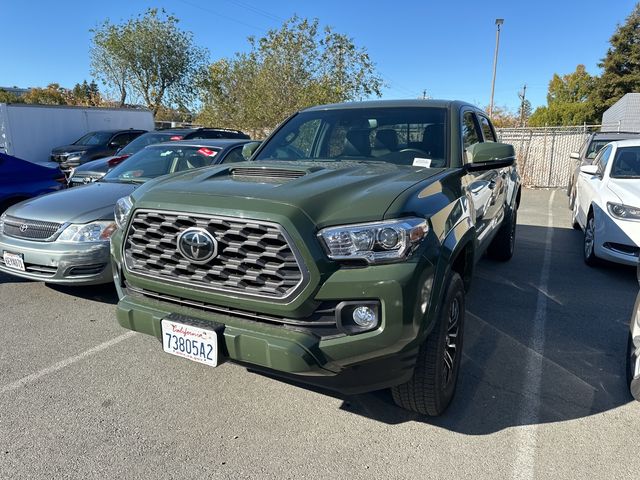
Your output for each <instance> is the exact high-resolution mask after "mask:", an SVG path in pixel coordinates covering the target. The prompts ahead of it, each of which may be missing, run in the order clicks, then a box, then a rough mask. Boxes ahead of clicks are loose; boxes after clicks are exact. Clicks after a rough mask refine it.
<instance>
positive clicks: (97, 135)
mask: <svg viewBox="0 0 640 480" xmlns="http://www.w3.org/2000/svg"><path fill="white" fill-rule="evenodd" d="M111 135H112V134H111V133H109V132H91V133H87V134H86V135H85V136H84V137H81V138H80V139H78V140H76V141H75V142H73V144H74V145H105V144H106V143H107V142H108V141H109V139H110V138H111Z"/></svg>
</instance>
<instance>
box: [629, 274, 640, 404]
mask: <svg viewBox="0 0 640 480" xmlns="http://www.w3.org/2000/svg"><path fill="white" fill-rule="evenodd" d="M636 272H637V273H636V277H637V278H638V283H640V263H639V264H638V266H637V269H636ZM627 381H628V382H629V390H630V391H631V395H633V398H635V399H636V400H638V401H640V292H638V295H637V297H636V304H635V305H634V307H633V312H632V314H631V321H630V322H629V341H628V342H627Z"/></svg>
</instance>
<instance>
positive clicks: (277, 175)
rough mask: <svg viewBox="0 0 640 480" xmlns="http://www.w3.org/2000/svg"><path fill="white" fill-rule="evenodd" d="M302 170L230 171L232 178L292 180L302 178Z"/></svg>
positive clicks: (248, 168)
mask: <svg viewBox="0 0 640 480" xmlns="http://www.w3.org/2000/svg"><path fill="white" fill-rule="evenodd" d="M305 174H306V172H304V171H303V170H285V169H280V168H260V167H236V168H233V169H232V170H231V175H232V176H234V177H244V178H266V179H270V180H274V179H281V180H293V179H296V178H300V177H302V176H304V175H305Z"/></svg>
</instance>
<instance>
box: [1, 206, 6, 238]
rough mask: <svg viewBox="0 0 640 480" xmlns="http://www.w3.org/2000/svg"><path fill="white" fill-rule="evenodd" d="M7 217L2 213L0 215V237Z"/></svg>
mask: <svg viewBox="0 0 640 480" xmlns="http://www.w3.org/2000/svg"><path fill="white" fill-rule="evenodd" d="M6 217H7V213H6V212H3V213H2V215H0V235H2V234H3V233H4V219H5V218H6Z"/></svg>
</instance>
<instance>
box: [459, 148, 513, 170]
mask: <svg viewBox="0 0 640 480" xmlns="http://www.w3.org/2000/svg"><path fill="white" fill-rule="evenodd" d="M466 153H467V161H468V162H469V163H468V164H467V170H471V171H473V170H491V169H494V168H503V167H510V166H511V165H513V164H514V163H515V161H516V151H515V149H514V148H513V145H509V144H507V143H497V142H484V143H474V144H473V145H471V146H470V147H469V148H467V150H466Z"/></svg>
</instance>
